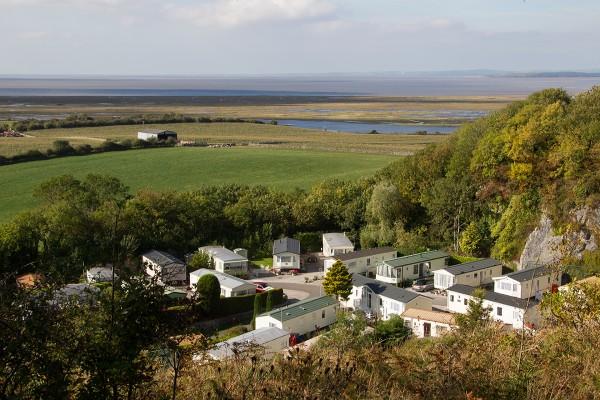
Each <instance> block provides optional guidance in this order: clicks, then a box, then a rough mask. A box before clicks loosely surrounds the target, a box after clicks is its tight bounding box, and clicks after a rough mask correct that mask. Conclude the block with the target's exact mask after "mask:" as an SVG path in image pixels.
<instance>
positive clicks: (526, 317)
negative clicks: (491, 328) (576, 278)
mask: <svg viewBox="0 0 600 400" xmlns="http://www.w3.org/2000/svg"><path fill="white" fill-rule="evenodd" d="M475 290H476V288H475V287H473V286H467V285H460V284H459V285H454V286H452V287H450V288H448V289H447V291H446V292H447V296H448V297H447V305H448V311H450V312H454V313H459V314H466V313H467V310H468V308H469V301H470V300H471V299H472V298H473V292H474V291H475ZM483 306H484V307H486V308H488V309H489V310H490V316H491V317H492V318H493V319H494V320H496V321H498V322H501V323H503V324H506V325H509V326H511V327H513V328H514V329H522V328H523V327H528V328H537V327H539V324H540V321H541V317H540V307H539V301H537V300H535V299H533V298H531V299H521V298H519V297H512V296H507V295H505V294H501V293H496V292H491V291H485V294H484V300H483Z"/></svg>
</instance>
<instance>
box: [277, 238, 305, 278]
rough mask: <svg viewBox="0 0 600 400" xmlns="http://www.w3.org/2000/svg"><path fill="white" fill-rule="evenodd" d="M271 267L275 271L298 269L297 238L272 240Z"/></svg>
mask: <svg viewBox="0 0 600 400" xmlns="http://www.w3.org/2000/svg"><path fill="white" fill-rule="evenodd" d="M273 269H274V270H275V271H286V270H287V271H289V270H294V269H298V270H299V269H300V241H299V240H296V239H292V238H283V239H277V240H275V241H274V242H273Z"/></svg>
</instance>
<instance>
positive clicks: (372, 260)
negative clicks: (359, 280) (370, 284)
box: [324, 247, 398, 276]
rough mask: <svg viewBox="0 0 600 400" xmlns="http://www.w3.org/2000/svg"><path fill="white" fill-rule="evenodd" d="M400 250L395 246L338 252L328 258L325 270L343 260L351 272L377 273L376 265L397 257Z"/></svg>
mask: <svg viewBox="0 0 600 400" xmlns="http://www.w3.org/2000/svg"><path fill="white" fill-rule="evenodd" d="M397 255H398V252H397V251H396V249H394V248H393V247H376V248H372V249H362V250H357V251H353V252H351V253H345V254H338V255H337V256H334V257H331V258H329V259H326V260H325V262H324V264H325V272H327V270H328V269H329V268H330V267H331V266H332V265H333V264H334V263H335V262H336V261H341V262H343V263H344V265H345V266H346V267H347V268H348V271H349V272H350V273H351V274H364V275H371V276H374V275H375V270H376V266H377V265H378V264H381V263H382V262H384V261H385V260H389V259H392V258H396V256H397Z"/></svg>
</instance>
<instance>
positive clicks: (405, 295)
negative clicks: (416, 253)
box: [342, 274, 432, 320]
mask: <svg viewBox="0 0 600 400" xmlns="http://www.w3.org/2000/svg"><path fill="white" fill-rule="evenodd" d="M342 305H343V306H344V307H346V308H350V309H353V310H361V311H363V312H365V313H366V314H371V315H373V316H376V317H377V318H380V319H384V320H387V319H389V318H390V317H391V316H392V315H400V314H402V313H403V312H405V311H406V310H408V309H409V308H418V309H421V310H431V307H432V300H431V298H429V297H426V296H423V295H420V294H418V293H415V292H413V291H410V290H406V289H402V288H399V287H397V286H395V285H392V284H389V283H385V282H380V281H377V280H375V279H370V278H366V277H364V276H362V275H359V274H354V275H352V293H351V294H350V296H349V298H348V300H347V301H345V302H342Z"/></svg>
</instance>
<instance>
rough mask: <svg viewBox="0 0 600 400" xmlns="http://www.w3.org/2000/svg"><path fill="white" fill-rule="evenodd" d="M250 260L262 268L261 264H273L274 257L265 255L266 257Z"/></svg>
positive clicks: (270, 265) (268, 265)
mask: <svg viewBox="0 0 600 400" xmlns="http://www.w3.org/2000/svg"><path fill="white" fill-rule="evenodd" d="M250 262H251V263H252V264H254V265H256V266H257V267H258V268H260V266H261V265H264V266H266V267H269V268H270V267H272V266H273V257H265V258H257V259H255V260H250Z"/></svg>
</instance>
